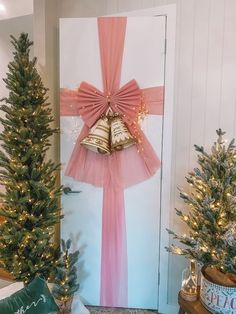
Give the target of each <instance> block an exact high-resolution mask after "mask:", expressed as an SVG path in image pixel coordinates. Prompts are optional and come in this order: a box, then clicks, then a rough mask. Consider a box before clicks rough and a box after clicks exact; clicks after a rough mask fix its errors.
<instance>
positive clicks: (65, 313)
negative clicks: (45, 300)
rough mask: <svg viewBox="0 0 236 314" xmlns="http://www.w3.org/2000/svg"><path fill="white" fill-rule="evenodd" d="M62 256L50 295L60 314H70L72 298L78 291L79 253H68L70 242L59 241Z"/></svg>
mask: <svg viewBox="0 0 236 314" xmlns="http://www.w3.org/2000/svg"><path fill="white" fill-rule="evenodd" d="M61 247H62V254H61V258H60V260H59V262H58V265H57V268H56V276H55V280H54V286H53V290H52V293H53V295H54V297H55V298H56V300H57V303H58V305H59V306H60V312H59V313H60V314H70V313H71V306H72V301H73V296H74V294H75V292H76V291H77V290H78V289H79V284H78V282H77V268H76V266H75V265H76V264H77V262H78V256H79V251H75V252H73V253H70V252H69V251H70V248H71V240H70V239H69V240H67V241H66V242H65V241H64V240H61Z"/></svg>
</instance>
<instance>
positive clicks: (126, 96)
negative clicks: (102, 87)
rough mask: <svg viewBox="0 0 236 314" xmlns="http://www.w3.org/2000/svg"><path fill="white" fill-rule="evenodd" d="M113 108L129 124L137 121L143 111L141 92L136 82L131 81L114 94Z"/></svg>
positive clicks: (112, 99)
mask: <svg viewBox="0 0 236 314" xmlns="http://www.w3.org/2000/svg"><path fill="white" fill-rule="evenodd" d="M111 108H112V110H113V111H114V112H118V113H120V114H121V115H122V116H123V120H124V121H125V122H126V123H127V124H131V123H132V122H133V121H135V120H136V118H137V116H138V113H139V111H140V109H141V90H140V88H139V86H138V84H137V82H136V81H135V80H131V81H129V82H128V83H126V84H125V85H124V86H122V87H121V88H120V89H119V90H118V91H117V92H116V93H114V95H113V96H112V97H111Z"/></svg>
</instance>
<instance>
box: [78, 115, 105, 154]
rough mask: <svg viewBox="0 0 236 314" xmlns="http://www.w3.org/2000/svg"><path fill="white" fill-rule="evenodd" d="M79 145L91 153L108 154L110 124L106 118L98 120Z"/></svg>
mask: <svg viewBox="0 0 236 314" xmlns="http://www.w3.org/2000/svg"><path fill="white" fill-rule="evenodd" d="M80 144H81V145H84V146H85V147H86V148H87V149H89V150H92V151H93V152H96V153H100V154H110V123H109V120H108V118H107V117H102V118H100V119H99V120H98V121H97V122H96V123H95V124H94V126H93V127H92V128H91V129H90V131H89V134H88V136H86V137H85V138H84V139H83V140H82V141H81V142H80Z"/></svg>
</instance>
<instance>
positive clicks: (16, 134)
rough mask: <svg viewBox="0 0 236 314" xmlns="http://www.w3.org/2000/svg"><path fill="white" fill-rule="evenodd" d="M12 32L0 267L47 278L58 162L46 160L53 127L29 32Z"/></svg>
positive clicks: (0, 175) (1, 162) (1, 160)
mask: <svg viewBox="0 0 236 314" xmlns="http://www.w3.org/2000/svg"><path fill="white" fill-rule="evenodd" d="M11 38H12V41H11V42H12V44H13V46H14V48H15V51H14V52H13V55H14V59H13V61H12V62H10V63H9V65H8V69H9V73H7V78H6V79H4V82H5V83H6V87H7V88H8V89H9V96H8V97H7V98H4V99H2V100H1V101H2V102H3V103H5V104H2V105H1V107H0V109H1V110H2V111H3V112H4V113H5V117H4V118H1V119H0V121H1V123H2V125H3V127H4V131H3V132H2V133H1V134H0V140H1V146H2V150H1V151H0V167H1V169H0V184H1V185H4V186H5V193H1V202H2V204H1V207H0V216H3V217H4V222H3V223H2V224H0V267H2V268H3V269H5V270H6V271H8V272H10V273H11V274H12V276H13V277H14V278H15V279H16V280H22V281H24V282H25V283H27V282H29V281H31V280H32V279H33V278H34V277H35V275H36V274H42V275H43V276H44V277H45V278H48V277H49V276H50V274H52V273H53V272H54V270H55V262H56V261H57V259H58V257H59V255H60V250H59V247H57V248H56V247H55V246H54V243H53V241H52V239H53V236H54V229H55V228H54V227H55V225H56V224H57V223H59V221H60V218H61V214H60V208H59V205H58V204H59V202H58V201H59V197H60V195H61V187H57V176H58V170H59V166H58V165H55V164H54V163H53V162H52V161H51V160H49V161H47V160H46V158H45V157H46V153H47V150H48V149H49V147H50V141H49V138H50V136H51V135H53V134H54V133H55V132H56V131H57V130H55V129H52V128H51V126H50V124H51V122H52V121H53V118H52V114H51V109H50V108H49V104H48V103H47V96H46V92H47V89H46V88H45V87H44V85H43V83H42V80H41V78H40V76H39V74H38V72H37V70H36V67H35V65H36V58H33V59H32V60H31V59H30V57H29V52H30V47H31V45H32V44H33V43H32V42H31V41H30V40H29V39H28V35H27V34H24V33H22V34H21V35H20V37H19V39H16V38H14V37H13V36H11Z"/></svg>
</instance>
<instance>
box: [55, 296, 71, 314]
mask: <svg viewBox="0 0 236 314" xmlns="http://www.w3.org/2000/svg"><path fill="white" fill-rule="evenodd" d="M72 301H73V297H72V298H70V299H69V300H68V301H67V302H65V301H60V300H56V302H57V305H58V306H59V308H60V311H59V312H57V314H71V307H72Z"/></svg>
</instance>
